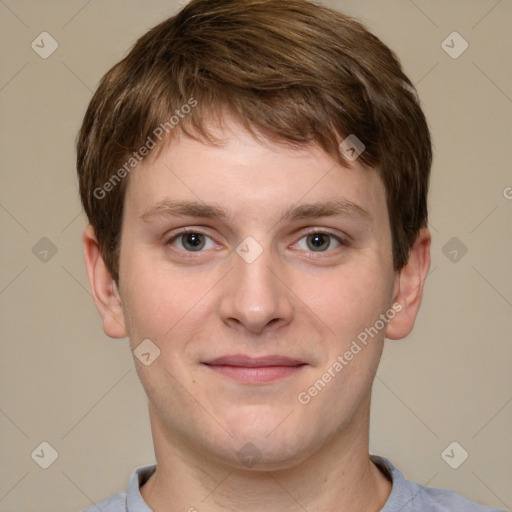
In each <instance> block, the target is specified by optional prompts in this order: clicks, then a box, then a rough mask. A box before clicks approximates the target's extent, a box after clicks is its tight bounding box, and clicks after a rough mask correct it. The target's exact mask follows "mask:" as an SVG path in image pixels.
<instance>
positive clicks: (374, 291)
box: [293, 265, 392, 341]
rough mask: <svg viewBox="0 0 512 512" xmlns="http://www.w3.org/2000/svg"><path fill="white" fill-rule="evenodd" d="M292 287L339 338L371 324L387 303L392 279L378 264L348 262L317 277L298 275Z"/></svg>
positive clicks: (348, 335) (342, 338)
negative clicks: (350, 263) (349, 263)
mask: <svg viewBox="0 0 512 512" xmlns="http://www.w3.org/2000/svg"><path fill="white" fill-rule="evenodd" d="M293 289H295V290H297V295H298V296H299V297H300V298H301V299H302V300H303V302H304V304H305V305H306V306H307V307H309V308H310V309H311V310H312V311H313V312H314V313H315V314H316V315H317V316H318V317H319V318H320V320H321V321H323V322H324V323H325V324H326V325H327V326H328V327H329V328H330V330H331V331H334V333H335V335H336V337H337V338H338V339H339V340H340V341H343V340H345V341H346V340H347V337H353V336H356V335H357V334H358V333H359V332H360V331H361V330H363V329H364V328H366V327H369V325H373V323H374V322H375V320H376V319H377V318H378V317H379V315H380V314H381V313H383V312H384V311H385V310H386V309H387V308H388V307H389V300H390V298H391V296H392V280H390V279H388V278H387V277H386V274H385V273H384V272H383V270H382V269H381V268H379V266H377V265H374V266H372V267H370V266H368V265H364V266H363V265H351V266H346V267H338V268H336V269H333V270H332V271H331V272H328V273H327V272H325V273H323V274H321V275H320V274H319V276H318V278H316V279H307V278H304V276H297V277H296V279H295V284H294V285H293Z"/></svg>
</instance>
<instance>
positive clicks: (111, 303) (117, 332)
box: [82, 225, 127, 338]
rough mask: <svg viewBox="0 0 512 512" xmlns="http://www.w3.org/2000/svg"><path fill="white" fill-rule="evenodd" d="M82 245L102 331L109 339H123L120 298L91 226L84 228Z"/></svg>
mask: <svg viewBox="0 0 512 512" xmlns="http://www.w3.org/2000/svg"><path fill="white" fill-rule="evenodd" d="M82 243H83V250H84V258H85V266H86V269H87V275H88V277H89V284H90V286H91V291H92V295H93V298H94V303H95V304H96V308H97V309H98V311H99V313H100V315H101V317H102V319H103V331H104V332H105V334H106V335H107V336H109V337H110V338H125V337H126V336H127V332H126V326H125V321H124V316H123V310H122V307H121V297H120V295H119V291H118V289H117V285H116V283H115V281H114V279H113V278H112V275H111V274H110V271H109V270H108V268H107V265H106V264H105V261H104V260H103V256H102V255H101V251H100V247H99V243H98V240H97V238H96V234H95V232H94V229H93V227H92V226H91V225H88V226H87V227H86V228H85V230H84V233H83V236H82Z"/></svg>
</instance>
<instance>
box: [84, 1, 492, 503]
mask: <svg viewBox="0 0 512 512" xmlns="http://www.w3.org/2000/svg"><path fill="white" fill-rule="evenodd" d="M430 166H431V144H430V137H429V131H428V127H427V124H426V121H425V118H424V115H423V113H422V111H421V108H420V106H419V102H418V99H417V96H416V92H415V90H414V88H413V86H412V84H411V82H410V81H409V80H408V78H407V77H406V76H405V75H404V74H403V72H402V70H401V68H400V65H399V63H398V61H397V59H396V57H395V56H394V54H393V53H392V52H391V51H390V50H389V49H388V48H387V47H386V46H385V45H383V43H382V42H380V41H379V40H378V39H377V38H376V37H375V36H373V35H372V34H370V33H369V32H367V31H366V30H365V29H364V28H363V27H362V26H361V25H360V24H359V23H357V22H355V21H354V20H352V19H350V18H348V17H346V16H344V15H342V14H340V13H338V12H335V11H332V10H330V9H327V8H325V7H322V6H319V5H316V4H313V3H310V2H307V1H306V0H193V1H192V2H190V3H189V4H188V5H186V6H185V7H184V8H183V9H182V10H181V11H180V12H179V13H178V14H177V15H176V16H174V17H172V18H170V19H169V20H166V21H164V22H163V23H161V24H160V25H158V26H157V27H155V28H154V29H152V30H151V31H150V32H148V33H147V34H146V35H144V36H143V37H142V38H141V39H140V40H139V41H138V42H137V44H136V45H135V47H134V48H133V49H132V51H131V52H130V54H129V55H128V56H127V57H126V58H125V59H123V60H122V61H121V62H120V63H118V64H117V65H116V66H115V67H114V68H113V69H112V70H110V71H109V72H108V73H107V75H106V76H105V77H104V78H103V80H102V82H101V84H100V86H99V88H98V91H97V92H96V94H95V96H94V98H93V99H92V101H91V104H90V106H89V109H88V111H87V114H86V116H85V120H84V123H83V126H82V129H81V131H80V134H79V139H78V174H79V179H80V192H81V198H82V201H83V205H84V208H85V211H86V213H87V215H88V218H89V222H90V225H89V226H88V227H87V229H86V230H85V232H84V236H83V243H84V251H85V259H86V265H87V272H88V275H89V279H90V283H91V287H92V290H93V294H94V299H95V302H96V305H97V307H98V309H99V311H100V313H101V315H102V318H103V327H104V330H105V333H106V334H107V335H108V336H110V337H113V338H122V337H125V336H129V338H130V344H131V348H132V350H133V353H134V361H135V365H136V367H137V372H138V375H139V378H140V380H141V383H142V385H143V387H144V389H145V391H146V393H147V396H148V404H149V415H150V420H151V427H152V435H153V440H154V446H155V453H156V461H157V464H156V465H153V466H144V467H141V468H137V469H136V470H135V471H134V473H133V476H132V479H131V481H130V483H129V487H128V491H127V493H126V494H122V495H118V496H115V497H113V498H111V499H110V500H107V501H106V502H103V503H100V504H98V505H97V506H95V507H92V508H90V509H89V510H91V511H92V510H101V511H103V512H106V511H115V512H121V511H129V512H148V511H150V510H153V511H155V512H178V511H189V512H193V511H199V512H216V511H239V510H244V511H254V512H256V511H258V512H260V511H266V512H273V511H279V512H283V511H284V512H288V511H290V512H291V511H299V510H307V511H310V512H313V511H329V512H334V511H336V512H341V511H350V512H363V511H364V512H377V511H385V512H399V511H401V512H412V511H415V512H416V511H429V512H430V511H432V512H433V511H439V512H440V511H464V512H477V511H480V512H484V511H490V510H491V509H490V508H487V507H483V506H481V505H477V504H475V503H472V502H470V501H468V500H467V499H465V498H463V497H461V496H459V495H457V494H455V493H452V492H449V491H444V490H440V489H430V488H425V487H423V486H421V485H418V484H415V483H412V482H409V481H407V480H405V478H404V477H403V475H402V474H401V473H400V472H399V471H398V470H397V469H396V468H394V467H393V465H392V464H391V462H390V461H388V460H386V459H384V458H381V457H378V456H373V455H372V456H370V455H369V453H368V452H369V450H368V428H369V410H370V396H371V387H372V382H373V379H374V377H375V372H376V370H377V366H378V363H379V358H380V355H381V352H382V348H383V343H384V338H385V337H387V338H391V339H400V338H403V337H405V336H406V335H407V334H408V333H409V332H410V331H411V329H412V328H413V324H414V321H415V317H416V314H417V312H418V308H419V306H420V302H421V297H422V291H423V283H424V280H425V278H426V275H427V272H428V269H429V264H430V255H429V250H430V234H429V232H428V229H427V227H426V226H427V206H426V199H427V189H428V181H429V172H430Z"/></svg>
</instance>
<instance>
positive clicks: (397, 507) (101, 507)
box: [82, 455, 505, 512]
mask: <svg viewBox="0 0 512 512" xmlns="http://www.w3.org/2000/svg"><path fill="white" fill-rule="evenodd" d="M370 458H371V460H372V461H373V462H374V463H375V464H377V465H378V466H379V467H380V468H381V469H382V471H383V472H384V473H385V474H387V475H389V477H390V478H391V480H392V482H393V486H392V488H391V494H390V495H389V498H388V500H387V501H386V504H385V505H384V508H382V509H381V512H505V511H503V510H499V509H497V508H491V507H485V506H483V505H478V504H477V503H474V502H473V501H469V500H468V499H466V498H464V497H463V496H461V495H460V494H457V493H455V492H452V491H447V490H445V489H436V488H433V487H425V486H423V485H420V484H417V483H414V482H410V481H409V480H406V479H405V477H404V475H403V474H402V473H401V472H400V471H399V470H398V469H396V468H395V467H394V466H393V464H391V462H390V461H389V460H388V459H385V458H384V457H379V456H377V455H370ZM155 469H156V465H154V464H153V465H150V466H142V467H140V468H137V469H135V471H134V472H133V474H132V476H131V478H130V483H129V484H128V489H127V492H126V493H122V494H117V495H116V496H113V497H112V498H110V499H108V500H106V501H102V502H101V503H98V504H97V505H95V506H93V507H90V508H88V509H87V510H84V511H82V512H153V511H152V510H151V509H150V508H149V506H148V505H147V504H146V502H145V501H144V500H143V499H142V496H141V495H140V492H139V488H140V486H141V485H143V484H144V483H145V482H146V481H147V480H148V478H149V477H150V476H151V475H152V474H153V473H154V471H155Z"/></svg>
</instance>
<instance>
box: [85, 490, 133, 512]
mask: <svg viewBox="0 0 512 512" xmlns="http://www.w3.org/2000/svg"><path fill="white" fill-rule="evenodd" d="M126 510H127V508H126V494H125V493H122V494H116V495H115V496H112V497H111V498H109V499H108V500H105V501H102V502H101V503H97V504H96V505H93V506H92V507H89V508H87V509H84V510H82V512H98V511H101V512H125V511H126Z"/></svg>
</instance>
